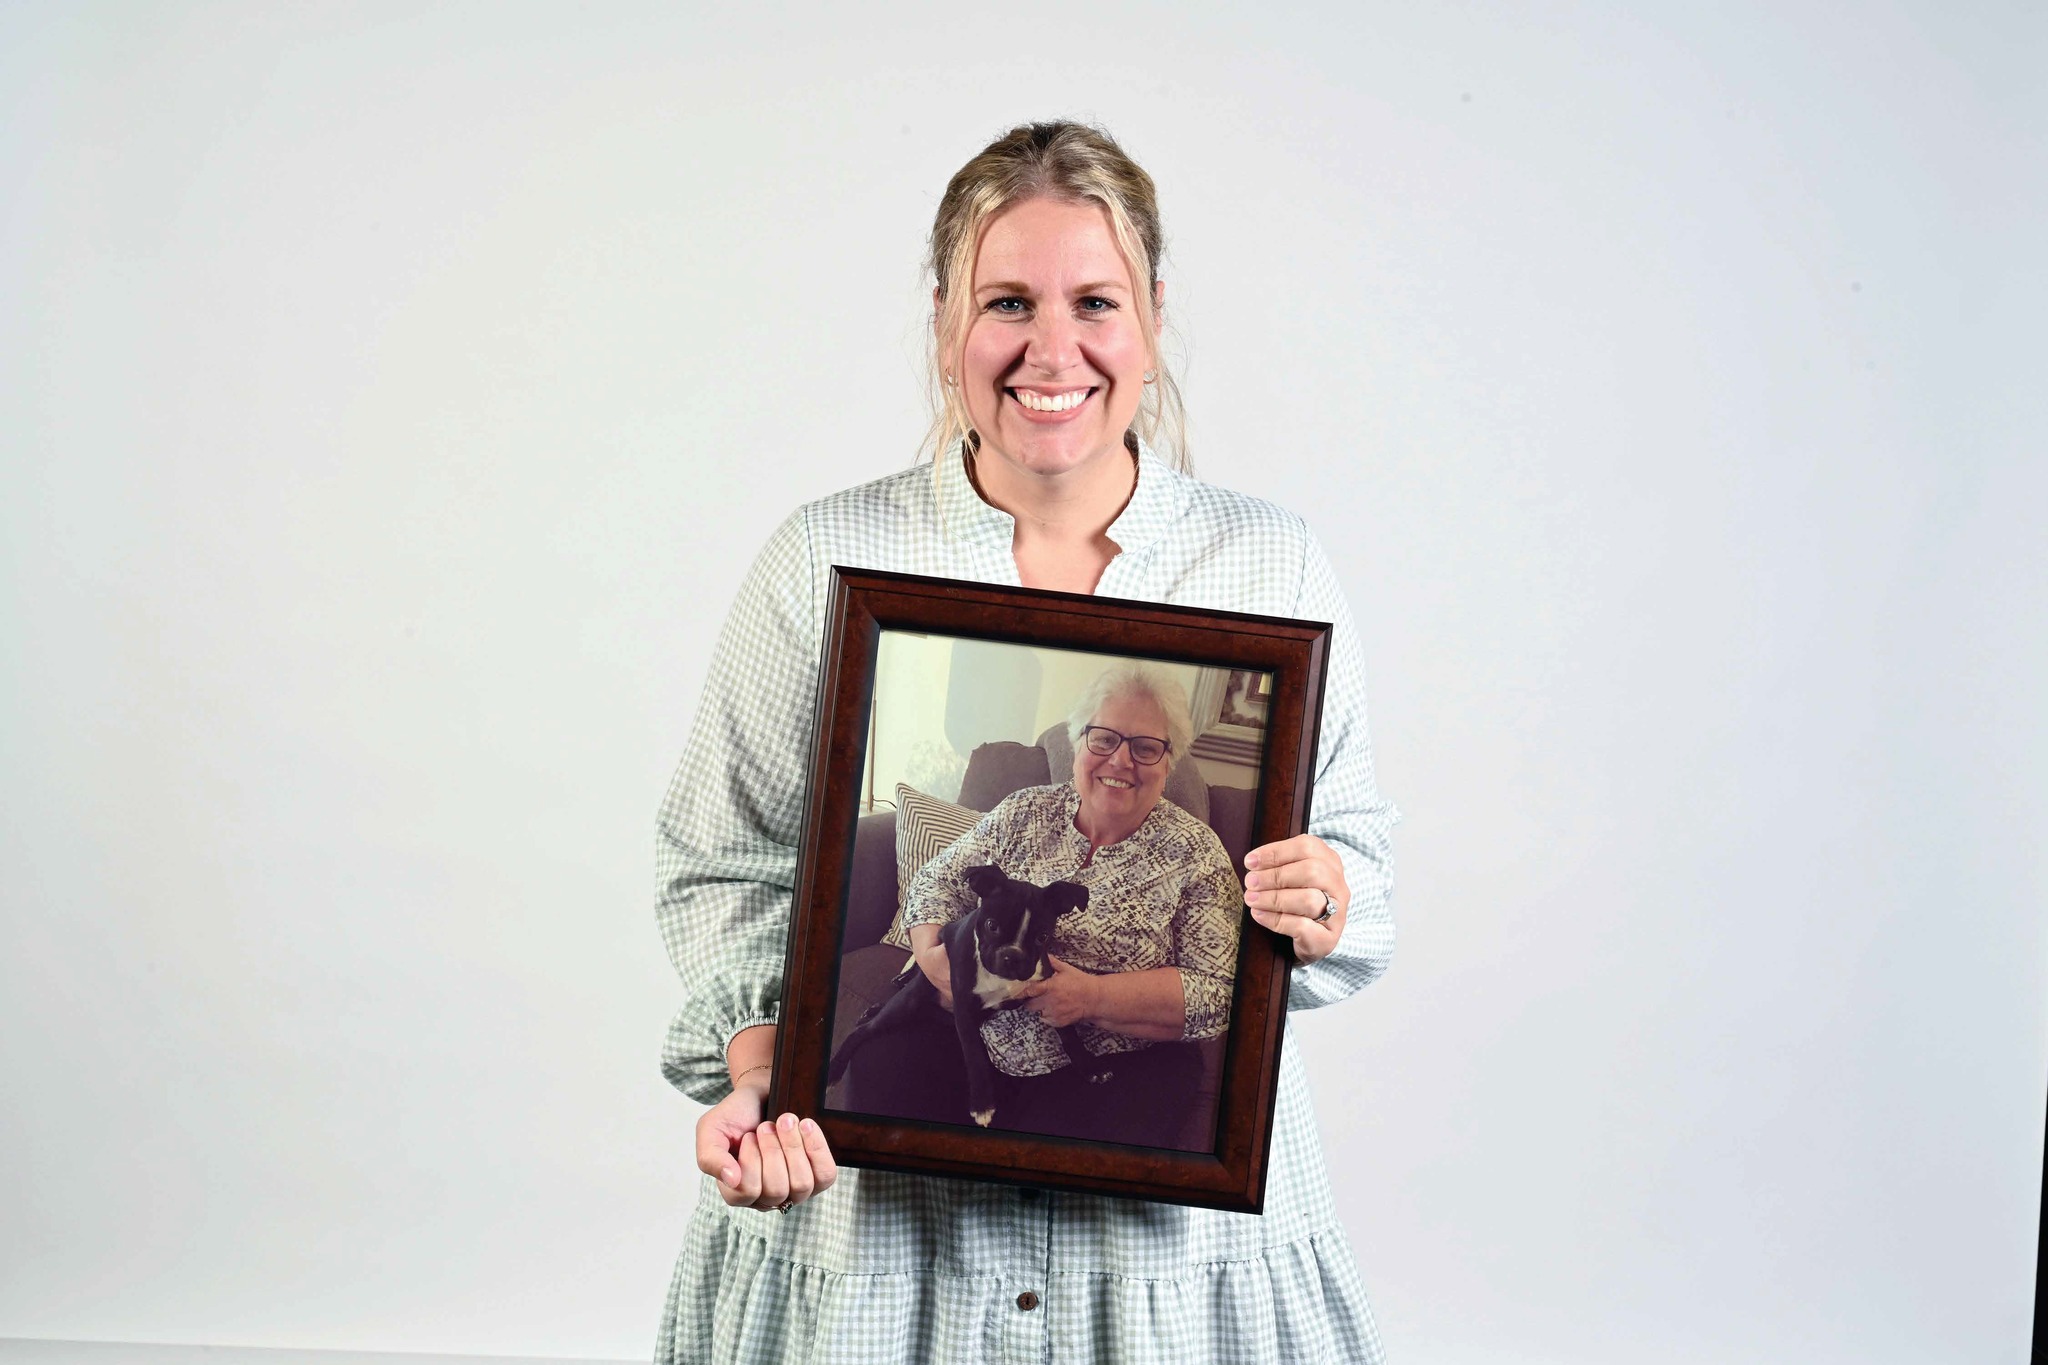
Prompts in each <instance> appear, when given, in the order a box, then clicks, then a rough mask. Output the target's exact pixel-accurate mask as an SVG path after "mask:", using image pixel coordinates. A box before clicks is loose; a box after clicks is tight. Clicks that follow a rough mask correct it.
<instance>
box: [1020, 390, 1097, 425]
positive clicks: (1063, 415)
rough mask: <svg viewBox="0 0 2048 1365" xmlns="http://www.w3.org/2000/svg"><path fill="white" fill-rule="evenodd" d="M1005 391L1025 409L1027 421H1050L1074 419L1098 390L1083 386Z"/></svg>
mask: <svg viewBox="0 0 2048 1365" xmlns="http://www.w3.org/2000/svg"><path fill="white" fill-rule="evenodd" d="M1003 392H1004V393H1005V394H1007V395H1009V397H1010V400H1011V401H1012V402H1014V403H1015V404H1017V406H1018V407H1020V408H1022V409H1024V415H1025V419H1026V420H1027V421H1032V422H1042V423H1050V422H1064V421H1070V420H1072V418H1073V417H1074V416H1075V414H1077V413H1078V412H1080V410H1081V406H1082V405H1083V404H1084V403H1086V402H1087V401H1088V400H1089V399H1090V398H1093V397H1094V396H1095V394H1096V393H1097V390H1096V389H1093V388H1081V389H1064V390H1059V391H1056V392H1048V391H1046V390H1043V389H1026V388H1007V389H1004V390H1003Z"/></svg>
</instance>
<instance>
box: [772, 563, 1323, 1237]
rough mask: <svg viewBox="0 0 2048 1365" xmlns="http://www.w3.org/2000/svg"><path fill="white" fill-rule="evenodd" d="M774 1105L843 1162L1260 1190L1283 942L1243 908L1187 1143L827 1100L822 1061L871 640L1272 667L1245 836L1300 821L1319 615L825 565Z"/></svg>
mask: <svg viewBox="0 0 2048 1365" xmlns="http://www.w3.org/2000/svg"><path fill="white" fill-rule="evenodd" d="M832 575H833V578H832V583H833V586H832V600H831V602H830V604H829V607H828V610H827V613H826V628H825V639H824V642H823V651H824V652H823V663H822V667H821V668H820V670H819V681H818V704H817V713H816V715H817V719H816V728H815V731H814V736H813V747H812V753H811V764H810V786H809V790H808V793H807V795H806V798H805V819H804V835H803V841H802V848H801V852H800V856H799V858H798V864H797V880H796V889H795V893H794V898H793V900H792V903H791V913H790V927H789V941H788V956H787V959H786V960H787V967H786V970H785V973H784V979H783V993H782V1012H781V1027H780V1029H779V1030H778V1032H777V1037H776V1047H775V1069H774V1073H773V1074H774V1079H773V1082H772V1087H771V1092H770V1095H769V1111H768V1112H770V1113H781V1112H784V1111H787V1110H794V1111H796V1112H799V1113H804V1114H811V1115H815V1116H816V1117H817V1120H818V1122H819V1123H820V1124H821V1125H822V1126H823V1128H824V1130H825V1134H826V1137H827V1138H828V1139H829V1141H830V1142H831V1144H832V1150H833V1153H834V1155H835V1157H836V1158H837V1159H838V1160H839V1162H840V1163H841V1164H843V1165H848V1166H860V1167H869V1168H874V1169H880V1170H891V1171H908V1172H914V1173H918V1174H923V1175H942V1176H956V1177H963V1178H971V1179H976V1180H989V1181H998V1182H1004V1183H1009V1184H1021V1185H1031V1186H1037V1187H1041V1188H1050V1189H1063V1190H1080V1191H1087V1192H1091V1193H1095V1194H1105V1195H1115V1196H1122V1197H1127V1198H1138V1199H1150V1200H1157V1201H1163V1202H1167V1203H1177V1204H1191V1205H1198V1206H1202V1207H1207V1208H1215V1209H1224V1210H1228V1211H1231V1212H1238V1213H1258V1212H1260V1211H1261V1209H1262V1208H1263V1206H1264V1198H1265V1182H1266V1166H1267V1161H1268V1158H1269V1156H1270V1153H1271V1142H1272V1130H1273V1108H1274V1102H1275V1097H1276V1095H1277V1092H1278V1088H1279V1074H1280V1042H1281V1036H1282V1032H1283V1029H1284V1027H1285V1023H1286V1015H1287V980H1288V978H1287V973H1288V969H1289V968H1290V967H1291V966H1292V965H1293V957H1292V952H1291V942H1290V940H1289V939H1287V938H1286V937H1285V936H1284V935H1281V934H1275V933H1272V932H1270V931H1268V930H1266V929H1263V928H1261V927H1260V926H1259V925H1258V924H1257V923H1256V922H1254V921H1253V920H1252V919H1251V917H1250V915H1249V914H1248V913H1247V914H1246V916H1245V918H1244V920H1243V930H1242V932H1241V934H1240V936H1239V947H1238V954H1239V956H1238V974H1237V980H1236V987H1235V995H1234V997H1233V1000H1232V1005H1231V1015H1230V1019H1231V1023H1230V1030H1229V1033H1228V1035H1227V1042H1226V1044H1225V1050H1224V1062H1223V1070H1222V1087H1221V1096H1220V1099H1221V1103H1220V1107H1219V1110H1218V1114H1217V1121H1216V1131H1215V1139H1216V1140H1215V1144H1214V1146H1213V1148H1212V1149H1210V1150H1208V1151H1197V1152H1181V1151H1170V1150H1164V1149H1156V1148H1145V1147H1133V1146H1124V1145H1121V1144H1114V1143H1102V1142H1085V1141H1077V1140H1073V1139H1066V1138H1053V1137H1038V1136H1034V1135H1031V1134H1026V1133H1017V1132H1006V1131H1002V1130H999V1129H988V1130H980V1129H975V1128H972V1127H960V1126H951V1125H939V1124H925V1123H918V1122H910V1121H898V1120H891V1119H883V1118H878V1117H876V1116H873V1115H864V1114H855V1113H849V1112H845V1111H842V1110H833V1109H828V1108H826V1105H825V1090H826V1084H825V1077H826V1069H827V1064H828V1053H829V1051H830V1046H831V1037H832V1016H833V1009H834V1004H835V1001H836V998H837V994H838V989H839V982H838V972H839V962H840V952H841V947H842V942H843V934H844V929H845V919H846V907H847V900H848V890H849V886H850V882H851V878H852V875H853V845H854V833H855V823H856V820H857V819H858V816H859V814H860V792H861V788H862V774H863V769H864V765H865V763H866V759H867V752H866V750H867V744H868V737H869V718H870V714H871V710H870V708H871V706H872V703H873V695H874V684H875V667H876V657H877V648H878V645H879V643H880V639H881V635H882V633H883V632H884V631H910V632H920V633H926V634H932V635H945V636H953V637H961V638H967V639H979V640H990V641H998V642H1004V643H1011V644H1025V645H1039V646H1045V647H1048V648H1054V649H1067V650H1077V651H1087V652H1094V653H1101V654H1107V655H1115V656H1122V657H1142V658H1154V659H1160V660H1170V661H1175V662H1182V663H1193V664H1199V665H1204V666H1208V667H1222V668H1231V669H1251V670H1258V671H1261V672H1265V673H1270V674H1271V675H1272V684H1271V695H1270V697H1269V698H1268V699H1267V726H1266V733H1267V742H1266V745H1265V748H1264V752H1263V755H1262V766H1261V772H1260V775H1259V783H1258V789H1257V795H1256V796H1255V797H1254V799H1253V807H1252V823H1251V846H1252V847H1258V846H1260V845H1262V844H1267V843H1272V842H1275V841H1277V840H1280V839H1285V838H1290V837H1292V836H1294V835H1296V834H1300V833H1302V832H1304V831H1305V830H1306V829H1307V828H1308V819H1309V789H1310V785H1311V782H1312V780H1313V775H1314V771H1315V751H1316V739H1317V734H1318V731H1319V729H1320V718H1321V714H1322V702H1323V683H1324V672H1325V666H1326V663H1327V659H1328V653H1329V644H1330V627H1329V625H1328V624H1326V623H1319V622H1309V621H1292V620H1286V619H1282V618H1278V617H1269V616H1254V615H1250V614H1247V613H1241V612H1223V611H1205V610H1197V609H1193V608H1189V607H1179V606H1168V605H1162V604H1158V603H1149V602H1131V601H1123V600H1118V599H1115V598H1102V597H1092V596H1083V595H1079V594H1074V593H1063V592H1046V591H1040V590H1037V589H1030V588H1009V587H999V586H994V585H990V584H983V583H968V582H960V581H955V580H952V579H943V578H924V577H918V576H914V575H909V574H895V573H881V572H874V571H868V570H855V569H845V568H840V567H838V566H834V568H833V570H832Z"/></svg>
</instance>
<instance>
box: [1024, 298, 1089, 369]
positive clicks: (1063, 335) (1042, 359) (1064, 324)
mask: <svg viewBox="0 0 2048 1365" xmlns="http://www.w3.org/2000/svg"><path fill="white" fill-rule="evenodd" d="M1080 360H1081V344H1080V332H1079V330H1078V328H1077V327H1076V325H1075V323H1074V320H1073V319H1072V318H1070V317H1067V316H1066V315H1065V314H1063V313H1061V312H1059V311H1058V310H1057V309H1051V310H1048V311H1047V312H1045V313H1041V314H1040V315H1039V316H1038V317H1037V318H1036V319H1035V320H1034V321H1033V323H1032V326H1031V340H1030V342H1029V344H1028V345H1026V346H1025V348H1024V361H1025V363H1026V364H1028V365H1030V366H1032V367H1033V368H1035V369H1037V370H1039V371H1041V372H1043V373H1045V374H1049V375H1056V374H1059V373H1061V372H1063V371H1065V370H1069V369H1072V368H1073V367H1074V366H1075V365H1077V364H1079V363H1080Z"/></svg>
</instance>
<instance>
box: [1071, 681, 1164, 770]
mask: <svg viewBox="0 0 2048 1365" xmlns="http://www.w3.org/2000/svg"><path fill="white" fill-rule="evenodd" d="M1112 697H1143V698H1145V699H1146V700H1147V701H1150V702H1152V703H1153V704H1154V705H1156V706H1158V708H1159V710H1160V714H1162V715H1164V716H1165V717H1166V743H1167V750H1166V770H1167V771H1168V772H1172V771H1173V767H1174V765H1175V764H1177V763H1179V762H1180V761H1181V759H1183V758H1185V757H1187V752H1188V749H1189V747H1190V746H1192V745H1193V744H1194V742H1195V718H1194V715H1193V714H1192V713H1191V712H1190V711H1189V710H1188V693H1187V689H1186V688H1184V687H1182V686H1181V685H1180V684H1179V683H1177V682H1175V681H1174V680H1173V679H1172V678H1171V677H1169V676H1168V675H1167V673H1166V672H1165V671H1164V670H1163V669H1160V668H1157V667H1155V666H1153V665H1151V664H1115V665H1113V666H1111V667H1109V668H1105V669H1104V670H1102V672H1101V673H1100V674H1099V675H1097V677H1096V679H1095V681H1094V682H1092V683H1089V684H1088V686H1087V687H1085V688H1083V689H1082V691H1081V695H1080V696H1079V697H1078V698H1076V699H1075V701H1074V709H1073V710H1072V711H1069V712H1068V713H1067V741H1068V742H1069V743H1071V744H1073V745H1074V746H1075V747H1076V748H1077V749H1078V748H1079V747H1080V745H1081V732H1082V731H1083V730H1085V729H1087V728H1088V727H1089V726H1090V725H1093V724H1094V723H1095V717H1096V714H1097V713H1098V712H1100V711H1101V710H1102V707H1103V704H1104V703H1105V702H1107V701H1109V699H1110V698H1112Z"/></svg>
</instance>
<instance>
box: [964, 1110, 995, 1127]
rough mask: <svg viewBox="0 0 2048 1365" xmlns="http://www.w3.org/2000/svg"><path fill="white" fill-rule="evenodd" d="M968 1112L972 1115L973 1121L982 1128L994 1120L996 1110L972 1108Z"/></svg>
mask: <svg viewBox="0 0 2048 1365" xmlns="http://www.w3.org/2000/svg"><path fill="white" fill-rule="evenodd" d="M968 1112H969V1113H971V1114H972V1115H973V1116H974V1121H975V1122H976V1123H978V1124H980V1125H981V1126H982V1127H984V1128H986V1127H988V1126H989V1124H991V1123H993V1122H995V1117H996V1111H995V1110H993V1109H972V1110H969V1111H968Z"/></svg>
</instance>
